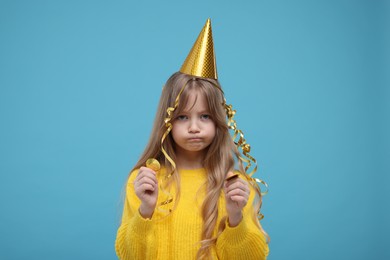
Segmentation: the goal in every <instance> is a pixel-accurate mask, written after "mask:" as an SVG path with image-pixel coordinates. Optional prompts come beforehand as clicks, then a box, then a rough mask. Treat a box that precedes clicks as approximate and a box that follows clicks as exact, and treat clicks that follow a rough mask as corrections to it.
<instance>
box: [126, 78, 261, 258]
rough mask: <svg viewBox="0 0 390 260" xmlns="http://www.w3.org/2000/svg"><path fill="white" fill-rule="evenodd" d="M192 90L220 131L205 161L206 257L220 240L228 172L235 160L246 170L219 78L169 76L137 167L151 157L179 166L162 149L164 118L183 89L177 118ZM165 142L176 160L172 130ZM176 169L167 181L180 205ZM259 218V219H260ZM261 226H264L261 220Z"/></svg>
mask: <svg viewBox="0 0 390 260" xmlns="http://www.w3.org/2000/svg"><path fill="white" fill-rule="evenodd" d="M181 91H182V92H181ZM192 91H196V92H197V93H198V94H201V95H202V96H204V97H205V98H206V100H207V104H208V107H209V112H210V114H211V115H212V119H213V121H214V123H215V126H216V134H215V137H214V140H213V141H212V143H211V144H210V146H209V147H208V149H207V152H206V155H205V158H204V165H203V167H204V168H205V169H206V171H207V183H206V184H205V185H206V196H205V199H204V201H203V203H202V208H201V214H202V219H203V228H202V237H201V239H202V240H201V241H200V249H199V251H198V254H197V259H204V258H209V257H210V249H211V248H212V247H213V246H214V245H215V243H216V239H217V238H216V237H213V236H214V230H215V227H216V225H217V219H218V201H219V198H220V195H221V191H222V188H223V184H224V181H225V179H226V175H227V173H228V172H229V171H232V170H234V168H235V161H237V162H238V164H237V167H238V169H239V170H240V171H241V172H242V173H245V171H244V169H243V166H242V163H241V161H240V160H239V155H240V154H239V152H238V149H237V147H236V145H235V144H234V142H233V139H232V137H231V135H230V133H229V128H228V125H227V122H226V120H227V118H226V110H225V106H224V105H225V99H224V94H223V91H222V89H221V87H220V84H219V82H218V80H214V79H205V78H198V77H194V76H190V75H187V74H183V73H180V72H176V73H174V74H173V75H172V76H171V77H170V78H169V79H168V81H167V83H166V84H165V86H164V88H163V90H162V94H161V97H160V102H159V105H158V109H157V113H156V117H155V120H154V125H153V129H152V132H151V135H150V139H149V142H148V144H147V145H146V148H145V150H144V151H143V153H142V154H141V156H140V159H139V160H138V162H137V163H136V165H135V166H134V168H133V170H135V169H138V168H140V167H141V166H143V165H145V162H146V160H147V159H148V158H156V159H157V160H158V161H159V162H160V163H161V164H162V165H164V167H165V168H166V169H167V172H170V171H172V170H175V169H174V167H172V165H171V163H170V162H169V160H168V159H167V158H166V157H165V156H164V154H163V152H162V151H161V139H162V137H163V135H164V133H165V132H166V129H167V128H166V124H165V121H164V120H165V119H166V117H167V109H168V108H169V107H174V103H175V100H176V97H177V96H178V95H179V93H181V94H180V99H179V104H178V106H177V108H176V109H175V110H174V111H173V115H172V118H173V119H174V118H175V117H176V116H177V115H178V113H180V112H181V111H183V110H184V109H185V108H186V106H187V101H188V99H189V96H190V93H191V92H192ZM162 146H163V149H164V150H165V151H166V152H167V154H169V156H170V157H171V158H172V160H173V161H175V160H176V154H175V149H174V141H173V138H172V136H171V134H169V135H168V136H167V137H166V138H165V140H164V142H163V144H162ZM235 159H236V160H235ZM133 170H132V171H133ZM175 172H176V170H175V171H174V172H173V174H172V177H171V178H169V182H168V183H167V185H171V184H173V185H174V186H175V188H176V197H175V199H174V203H175V206H176V205H177V202H178V200H179V198H180V178H179V174H175ZM251 184H252V183H251ZM252 185H253V184H252ZM256 191H257V189H256ZM257 193H258V196H259V198H260V200H259V201H260V202H259V203H257V204H256V208H257V209H258V210H259V209H260V206H261V194H260V192H258V191H257ZM256 212H257V210H256ZM225 219H226V218H224V219H223V220H222V221H221V223H220V228H219V231H220V232H221V231H222V230H223V229H224V225H223V223H222V222H224V220H225ZM256 222H257V223H258V221H257V219H256ZM258 227H259V228H260V229H261V230H262V228H261V226H260V224H259V223H258ZM220 232H219V233H220Z"/></svg>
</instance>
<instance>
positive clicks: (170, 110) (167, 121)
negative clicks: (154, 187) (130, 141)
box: [159, 79, 193, 212]
mask: <svg viewBox="0 0 390 260" xmlns="http://www.w3.org/2000/svg"><path fill="white" fill-rule="evenodd" d="M191 80H193V79H189V80H188V81H187V82H186V83H185V84H184V85H183V87H182V88H181V90H180V92H179V94H178V95H177V97H176V99H175V103H174V106H173V107H168V108H167V114H168V116H167V117H166V118H165V119H164V123H165V127H166V130H165V133H164V134H163V136H162V138H161V151H162V153H163V154H164V156H165V158H166V159H167V160H168V161H169V163H170V164H171V165H172V171H171V172H170V173H169V174H167V175H166V176H165V178H164V179H161V180H160V189H161V190H162V192H163V193H164V194H165V195H167V199H166V200H164V201H162V202H161V203H160V204H159V206H164V205H167V204H169V203H171V202H172V201H173V197H172V195H171V194H170V192H169V191H167V190H165V188H164V185H163V181H165V180H168V179H169V178H171V177H172V175H173V173H174V172H175V170H176V163H175V162H174V161H173V159H172V158H171V157H170V156H169V154H168V153H167V151H166V150H165V149H164V146H163V143H164V141H165V139H166V138H167V136H168V135H169V133H170V132H171V130H172V127H173V126H172V123H171V121H172V116H173V112H174V111H175V110H176V108H177V107H178V106H179V99H180V96H181V93H182V92H183V90H184V88H185V87H186V86H187V84H188V82H190V81H191ZM169 212H171V209H169Z"/></svg>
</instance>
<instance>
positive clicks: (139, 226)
mask: <svg viewBox="0 0 390 260" xmlns="http://www.w3.org/2000/svg"><path fill="white" fill-rule="evenodd" d="M132 222H133V223H132V224H131V225H129V227H130V228H131V231H132V232H131V233H133V234H135V235H136V236H140V237H146V235H147V234H148V233H150V232H152V230H153V226H154V222H153V220H151V219H147V218H143V217H142V216H141V214H140V213H139V212H138V210H137V213H136V214H134V217H133V220H132Z"/></svg>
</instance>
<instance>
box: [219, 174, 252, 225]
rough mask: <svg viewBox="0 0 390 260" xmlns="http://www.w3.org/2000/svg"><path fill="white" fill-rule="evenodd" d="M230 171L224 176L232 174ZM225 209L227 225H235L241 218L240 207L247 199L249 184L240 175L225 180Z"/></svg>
mask: <svg viewBox="0 0 390 260" xmlns="http://www.w3.org/2000/svg"><path fill="white" fill-rule="evenodd" d="M233 175H234V174H233V173H232V172H229V173H228V175H227V176H226V178H229V177H230V176H233ZM224 192H225V200H226V210H227V213H228V216H229V226H231V227H235V226H237V225H238V224H239V223H240V221H241V219H242V209H243V208H244V207H245V205H246V204H247V202H248V199H249V193H250V190H249V184H248V182H247V181H245V180H243V179H241V178H240V177H237V178H234V179H232V180H229V181H226V182H225V187H224Z"/></svg>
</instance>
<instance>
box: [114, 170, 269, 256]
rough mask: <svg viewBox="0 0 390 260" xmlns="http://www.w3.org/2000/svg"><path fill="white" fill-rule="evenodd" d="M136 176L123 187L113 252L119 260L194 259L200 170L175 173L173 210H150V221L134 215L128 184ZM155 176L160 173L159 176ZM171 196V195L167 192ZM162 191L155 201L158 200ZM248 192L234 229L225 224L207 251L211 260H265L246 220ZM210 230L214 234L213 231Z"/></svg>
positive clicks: (261, 242) (257, 234)
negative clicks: (178, 191)
mask: <svg viewBox="0 0 390 260" xmlns="http://www.w3.org/2000/svg"><path fill="white" fill-rule="evenodd" d="M137 173H138V171H134V172H133V173H132V174H131V176H130V178H129V180H128V183H127V189H126V200H125V204H124V210H123V216H122V223H121V225H120V227H119V229H118V233H117V237H116V241H115V250H116V253H117V255H118V257H119V258H120V259H121V260H129V259H140V260H141V259H142V260H144V259H147V260H149V259H150V260H152V259H153V260H155V259H159V260H160V259H161V260H165V259H167V260H168V259H169V260H172V259H177V260H186V259H191V260H193V259H195V258H196V253H197V251H198V249H199V247H200V244H199V241H200V240H201V232H202V225H203V223H202V217H201V205H202V202H203V199H204V196H205V192H204V189H203V188H202V189H201V191H200V192H198V191H199V189H200V188H201V186H202V185H203V184H204V182H205V181H206V171H205V170H204V169H197V170H181V171H180V172H179V174H180V178H181V195H180V200H179V204H178V206H177V208H176V209H175V210H174V211H173V212H172V213H171V214H170V215H169V216H168V217H165V218H164V217H163V216H164V215H166V213H164V212H162V211H159V210H156V211H155V213H154V214H153V217H152V219H151V220H149V219H144V218H142V216H141V215H140V214H139V211H138V208H139V206H140V200H139V199H138V198H137V196H136V195H135V192H134V186H133V181H134V179H135V177H136V175H137ZM161 174H164V173H163V171H162V173H161ZM171 193H172V195H174V191H173V192H171ZM164 196H166V195H164V194H163V193H162V192H160V193H159V201H163V200H164ZM253 198H254V191H253V190H251V195H250V198H249V201H248V204H247V206H246V207H245V208H244V210H243V215H244V217H243V219H242V221H241V222H240V224H239V225H238V226H236V227H229V225H228V224H226V228H225V230H224V231H223V232H222V234H221V235H220V236H219V237H218V239H217V244H216V246H215V247H214V248H213V249H212V255H213V257H212V259H232V260H239V259H245V260H250V259H256V260H259V259H266V256H267V255H268V245H267V244H266V241H265V238H264V235H263V234H262V233H261V231H260V230H259V229H258V228H257V226H256V224H255V223H254V222H253V220H252V213H251V212H253V208H252V203H253ZM219 204H220V205H219V207H218V208H219V216H218V224H219V222H220V220H221V219H222V217H223V216H226V209H225V201H224V196H223V195H221V199H220V202H219ZM218 224H217V226H216V229H215V234H216V232H217V229H218Z"/></svg>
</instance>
